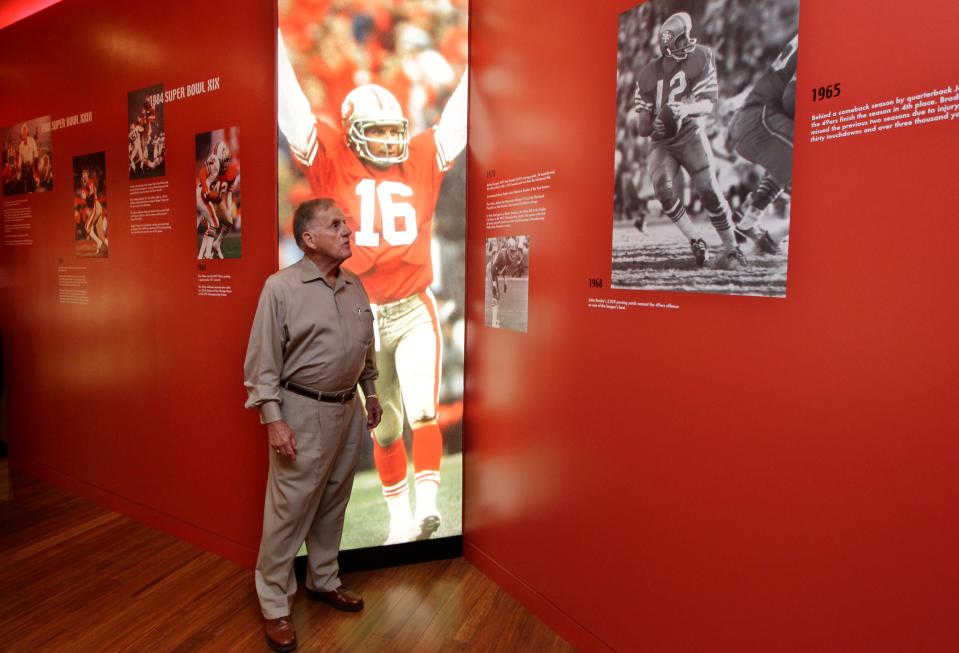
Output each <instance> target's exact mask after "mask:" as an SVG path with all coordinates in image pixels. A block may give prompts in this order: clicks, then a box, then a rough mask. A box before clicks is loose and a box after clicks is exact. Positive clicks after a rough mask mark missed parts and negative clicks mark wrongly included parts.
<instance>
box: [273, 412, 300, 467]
mask: <svg viewBox="0 0 959 653" xmlns="http://www.w3.org/2000/svg"><path fill="white" fill-rule="evenodd" d="M266 431H267V433H268V434H269V436H270V448H271V449H273V451H274V452H276V453H277V454H280V455H281V456H286V457H287V458H289V459H290V460H296V433H294V432H293V429H291V428H290V425H289V424H287V423H286V422H284V421H283V420H277V421H275V422H270V423H269V424H267V425H266Z"/></svg>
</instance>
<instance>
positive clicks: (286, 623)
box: [263, 616, 296, 653]
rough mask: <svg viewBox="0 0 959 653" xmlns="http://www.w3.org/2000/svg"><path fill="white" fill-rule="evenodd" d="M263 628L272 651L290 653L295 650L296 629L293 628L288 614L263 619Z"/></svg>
mask: <svg viewBox="0 0 959 653" xmlns="http://www.w3.org/2000/svg"><path fill="white" fill-rule="evenodd" d="M263 630H264V631H265V634H266V643H267V644H269V645H270V648H271V649H273V650H274V651H279V653H290V651H294V650H296V629H295V628H293V622H292V621H290V617H289V616H286V617H280V618H279V619H265V620H264V621H263Z"/></svg>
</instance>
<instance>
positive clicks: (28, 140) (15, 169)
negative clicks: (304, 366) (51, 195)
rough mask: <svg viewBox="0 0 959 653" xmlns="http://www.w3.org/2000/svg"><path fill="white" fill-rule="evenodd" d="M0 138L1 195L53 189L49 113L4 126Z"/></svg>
mask: <svg viewBox="0 0 959 653" xmlns="http://www.w3.org/2000/svg"><path fill="white" fill-rule="evenodd" d="M0 138H2V142H3V148H2V157H3V160H2V163H0V166H2V168H0V169H2V175H3V194H4V195H6V196H7V197H10V196H11V195H25V194H27V193H40V192H43V191H48V190H53V138H52V134H51V131H50V116H43V117H42V118H33V119H32V120H25V121H24V122H18V123H16V124H15V125H11V126H9V127H5V128H4V129H3V131H2V132H0Z"/></svg>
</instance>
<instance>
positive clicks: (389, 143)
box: [366, 125, 403, 158]
mask: <svg viewBox="0 0 959 653" xmlns="http://www.w3.org/2000/svg"><path fill="white" fill-rule="evenodd" d="M366 137H367V138H373V139H376V140H377V141H385V142H381V143H375V142H371V143H370V144H369V146H370V154H372V155H373V156H378V157H383V158H386V157H390V158H392V157H396V156H399V155H400V152H401V150H402V148H403V128H402V127H400V126H399V125H372V126H370V127H367V128H366Z"/></svg>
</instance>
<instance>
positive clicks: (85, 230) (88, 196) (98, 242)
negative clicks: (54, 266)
mask: <svg viewBox="0 0 959 653" xmlns="http://www.w3.org/2000/svg"><path fill="white" fill-rule="evenodd" d="M106 170H107V166H106V153H105V152H95V153H93V154H84V155H83V156H75V157H73V221H74V230H75V231H74V238H75V240H76V254H77V256H80V257H84V258H94V257H96V258H106V257H107V256H108V255H109V251H110V242H109V240H107V174H106Z"/></svg>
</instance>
